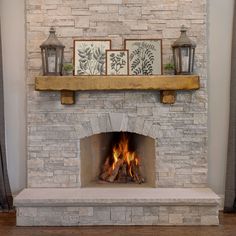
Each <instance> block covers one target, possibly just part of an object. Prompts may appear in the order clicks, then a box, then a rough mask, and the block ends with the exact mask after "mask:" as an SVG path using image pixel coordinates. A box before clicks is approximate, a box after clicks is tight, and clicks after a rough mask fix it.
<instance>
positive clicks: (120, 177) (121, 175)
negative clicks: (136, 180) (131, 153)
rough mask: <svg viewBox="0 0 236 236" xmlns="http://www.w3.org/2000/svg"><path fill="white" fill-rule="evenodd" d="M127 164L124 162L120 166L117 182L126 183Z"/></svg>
mask: <svg viewBox="0 0 236 236" xmlns="http://www.w3.org/2000/svg"><path fill="white" fill-rule="evenodd" d="M127 176H128V175H127V164H126V163H124V164H123V165H122V167H121V168H120V170H119V172H118V176H117V182H118V183H127V182H128V180H127Z"/></svg>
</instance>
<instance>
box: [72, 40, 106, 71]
mask: <svg viewBox="0 0 236 236" xmlns="http://www.w3.org/2000/svg"><path fill="white" fill-rule="evenodd" d="M108 49H111V40H74V75H105V73H106V50H108Z"/></svg>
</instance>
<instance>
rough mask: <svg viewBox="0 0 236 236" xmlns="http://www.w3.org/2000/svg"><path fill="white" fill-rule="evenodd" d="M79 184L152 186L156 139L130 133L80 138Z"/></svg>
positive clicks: (93, 185)
mask: <svg viewBox="0 0 236 236" xmlns="http://www.w3.org/2000/svg"><path fill="white" fill-rule="evenodd" d="M80 160H81V165H80V166H81V170H80V180H81V187H111V186H112V187H146V186H147V187H155V177H156V176H155V141H154V139H153V138H150V137H147V136H144V135H140V134H136V133H130V132H110V133H101V134H96V135H92V136H90V137H86V138H83V139H81V140H80Z"/></svg>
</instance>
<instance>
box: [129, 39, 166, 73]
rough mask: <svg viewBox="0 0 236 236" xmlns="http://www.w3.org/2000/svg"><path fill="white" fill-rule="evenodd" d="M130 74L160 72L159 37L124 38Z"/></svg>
mask: <svg viewBox="0 0 236 236" xmlns="http://www.w3.org/2000/svg"><path fill="white" fill-rule="evenodd" d="M125 49H127V50H129V74H130V75H160V74H162V42H161V39H126V40H125Z"/></svg>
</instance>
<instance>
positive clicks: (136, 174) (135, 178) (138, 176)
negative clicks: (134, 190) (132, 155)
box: [131, 161, 144, 184]
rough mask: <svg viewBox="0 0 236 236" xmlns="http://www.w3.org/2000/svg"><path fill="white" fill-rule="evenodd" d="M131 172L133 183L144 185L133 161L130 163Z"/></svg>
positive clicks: (137, 167) (138, 169)
mask: <svg viewBox="0 0 236 236" xmlns="http://www.w3.org/2000/svg"><path fill="white" fill-rule="evenodd" d="M131 171H132V174H133V178H134V181H135V182H136V183H139V184H141V183H144V178H143V177H142V174H141V171H140V168H139V166H138V165H136V163H135V162H134V161H132V162H131Z"/></svg>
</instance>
